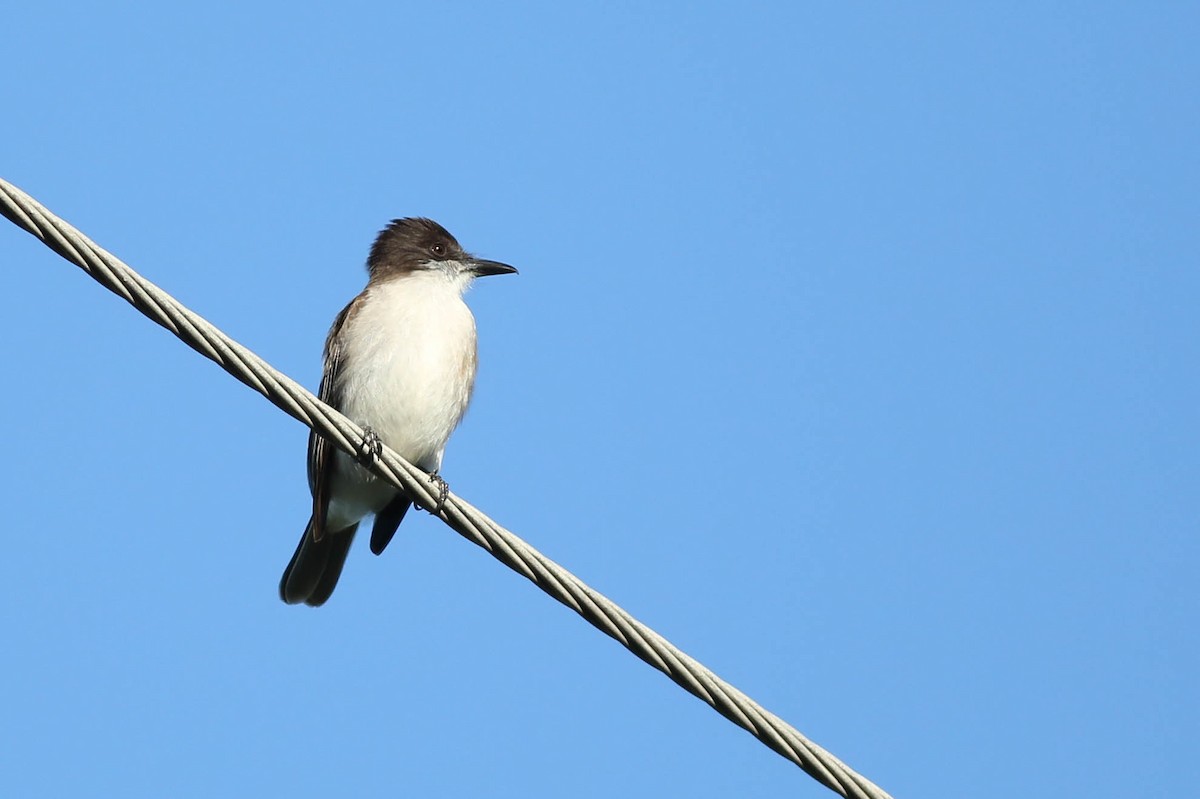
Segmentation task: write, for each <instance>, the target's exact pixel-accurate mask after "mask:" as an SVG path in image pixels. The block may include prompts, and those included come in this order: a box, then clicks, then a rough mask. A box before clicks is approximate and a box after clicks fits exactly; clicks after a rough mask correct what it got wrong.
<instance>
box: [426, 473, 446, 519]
mask: <svg viewBox="0 0 1200 799" xmlns="http://www.w3.org/2000/svg"><path fill="white" fill-rule="evenodd" d="M429 482H431V483H433V484H434V485H435V486H437V489H438V500H437V504H436V505H434V506H433V509H432V510H430V509H429V508H426V509H425V510H428V511H429V512H430V513H431V514H433V515H434V516H437V515H438V514H439V513H441V512H442V508H443V507H445V505H446V497H448V496H450V486H448V485H446V481H445V480H443V479H442V476H441V475H440V474H438V473H437V472H433V473H431V474H430V475H429Z"/></svg>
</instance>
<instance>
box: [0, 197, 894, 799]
mask: <svg viewBox="0 0 1200 799" xmlns="http://www.w3.org/2000/svg"><path fill="white" fill-rule="evenodd" d="M0 213H2V214H4V216H6V217H7V218H8V219H9V220H11V221H12V222H13V223H14V224H16V225H17V226H18V227H21V228H24V229H25V230H27V231H28V232H30V233H32V234H33V235H34V236H37V237H38V238H39V239H41V240H42V242H43V243H44V244H46V246H48V247H49V248H50V249H52V250H54V251H55V252H56V253H58V254H59V255H61V256H62V257H63V258H65V259H67V260H68V261H70V262H71V263H74V264H76V265H77V266H79V267H81V268H82V269H83V270H84V271H85V272H87V273H88V274H89V275H91V276H92V277H93V278H95V280H96V281H97V282H99V283H100V284H101V285H103V286H104V287H106V288H107V289H109V290H110V291H112V292H113V293H114V294H117V295H119V296H120V297H123V298H124V299H125V300H126V301H128V302H129V303H130V304H131V305H133V306H134V307H135V308H137V309H138V310H139V311H141V312H142V313H143V314H145V315H146V316H148V317H150V318H151V319H153V320H154V321H155V322H157V323H158V324H160V325H162V326H163V327H165V328H166V329H167V330H170V331H171V332H172V333H174V334H175V335H176V336H177V337H178V338H179V339H180V340H181V341H183V342H184V343H185V344H187V345H188V346H189V347H191V348H192V349H194V350H196V351H197V352H199V353H200V354H201V355H203V356H205V357H206V358H209V359H211V360H213V361H215V362H216V363H217V364H218V365H219V366H220V367H221V368H222V369H224V370H225V371H226V372H228V373H229V374H231V375H233V376H234V377H235V378H237V379H238V380H239V381H240V382H242V383H244V384H245V385H247V386H249V387H250V388H252V389H254V390H255V391H257V392H258V393H260V394H262V395H263V396H265V397H266V398H267V399H269V400H270V401H271V402H272V403H273V404H274V405H275V406H276V407H278V408H279V409H281V410H282V411H283V412H284V413H286V414H288V415H289V416H291V417H293V418H295V419H298V420H299V421H301V422H303V423H304V424H305V425H307V426H309V427H310V428H312V429H314V430H316V431H317V432H318V433H319V434H320V435H322V436H323V437H325V438H326V439H327V440H329V441H330V442H332V443H333V444H334V445H335V446H336V447H338V448H339V449H341V450H342V451H343V452H346V453H349V454H351V455H353V454H355V453H357V452H358V451H359V448H360V446H361V445H362V441H363V431H362V429H361V428H359V427H358V425H356V424H354V423H353V422H351V421H350V420H349V419H347V418H346V417H344V416H342V415H341V414H340V413H338V412H337V411H336V410H334V409H333V408H331V407H329V406H328V405H325V404H324V403H322V402H321V401H320V400H318V399H317V398H316V397H314V396H313V395H312V394H311V393H309V392H308V391H307V390H306V389H304V388H303V387H302V386H301V385H300V384H298V383H296V382H295V381H293V380H292V379H290V378H288V377H287V376H286V375H283V374H281V373H280V372H278V371H276V370H275V369H274V368H272V367H271V366H270V364H268V363H267V362H266V361H264V360H262V359H261V358H259V357H258V356H257V355H255V354H254V353H252V352H251V351H250V350H248V349H246V348H245V347H243V346H241V345H240V344H238V343H237V342H236V341H234V340H233V339H231V338H229V337H228V336H226V335H225V334H224V333H222V332H221V331H220V330H218V329H217V328H215V327H213V326H212V325H211V324H209V323H208V322H207V321H205V320H204V319H202V318H201V317H199V316H197V315H196V314H195V313H193V312H192V311H190V310H188V309H187V308H185V307H184V306H183V305H181V304H180V303H179V302H178V301H176V300H175V299H174V298H173V297H171V296H170V295H169V294H167V293H166V292H164V291H163V290H162V289H160V288H158V287H157V286H155V285H154V284H153V283H151V282H150V281H148V280H146V279H145V278H143V277H142V276H141V275H139V274H137V273H136V272H134V271H133V270H132V269H130V268H129V267H128V266H126V265H125V264H124V263H122V262H121V261H120V260H118V259H117V258H116V257H115V256H113V255H111V254H110V253H108V252H106V251H105V250H103V249H101V248H100V247H98V246H97V245H96V244H94V243H93V242H92V241H91V240H89V239H88V238H87V237H86V236H84V235H83V234H82V233H80V232H79V231H78V230H76V229H75V228H73V227H71V226H70V225H69V224H67V223H66V222H64V221H63V220H61V219H59V218H58V217H56V216H55V215H54V214H52V213H50V212H49V211H48V210H46V208H45V207H43V206H42V205H41V204H40V203H38V202H37V201H36V200H34V199H33V198H32V197H30V196H29V195H27V194H25V193H24V192H23V191H21V190H20V189H18V188H16V187H15V186H13V185H12V184H10V183H8V182H7V181H5V180H3V179H0ZM372 471H374V472H375V473H376V474H378V475H379V476H380V477H382V478H383V479H385V480H387V481H388V482H389V483H391V484H392V485H394V486H396V487H397V488H399V489H401V490H403V491H404V492H405V493H406V494H408V496H410V497H413V498H414V499H415V500H416V501H417V502H419V503H420V504H422V505H423V506H424V507H427V508H430V507H434V506H435V505H436V503H437V500H438V497H437V496H436V494H435V493H434V491H433V490H432V486H431V484H430V483H429V481H428V476H427V475H426V474H425V473H424V472H422V471H421V470H420V469H417V468H416V467H415V466H413V465H412V464H411V463H408V462H407V461H405V460H404V459H403V458H401V457H400V456H399V455H397V454H396V453H395V452H393V451H392V450H391V449H389V448H388V447H387V446H384V447H383V452H382V454H381V456H380V457H379V458H378V459H377V460H376V461H375V463H374V464H373V466H372ZM438 516H439V517H440V518H441V519H442V520H443V521H445V522H446V524H447V525H449V526H450V527H451V528H452V529H453V530H454V531H455V532H457V533H458V534H459V535H461V536H463V537H464V538H466V539H467V540H469V541H471V542H472V543H474V544H478V545H479V546H481V547H483V548H484V549H486V550H487V551H488V552H489V553H491V555H492V556H493V557H494V558H496V559H497V560H499V561H500V562H501V563H503V564H504V565H506V566H508V567H509V568H511V569H513V570H514V571H516V572H518V573H520V574H521V575H523V576H525V577H526V578H528V579H529V580H530V581H531V582H533V583H534V584H535V585H536V586H538V588H540V589H542V591H544V592H546V593H547V594H549V595H550V596H552V597H553V598H554V599H556V600H558V601H559V602H561V603H562V604H564V605H566V606H567V607H569V608H571V609H572V610H574V611H575V612H576V613H578V614H579V615H580V616H582V617H583V618H584V619H586V620H587V621H588V622H589V623H590V624H592V625H593V626H595V627H596V628H597V629H599V630H600V631H601V632H603V633H604V634H606V635H608V636H610V637H612V638H614V639H616V640H617V641H618V642H619V643H620V644H621V645H622V646H624V647H626V648H627V649H629V651H631V652H632V653H633V654H635V655H637V656H638V657H639V658H641V659H642V660H643V661H645V662H646V663H648V664H649V665H651V666H653V667H654V668H656V669H658V670H659V671H661V672H663V673H664V674H666V675H667V676H668V677H670V678H671V679H672V680H673V681H674V682H675V683H677V684H678V685H679V686H680V687H682V688H683V689H684V690H686V691H688V692H689V693H691V694H692V695H694V696H696V697H698V698H700V699H702V700H703V701H704V702H706V703H708V704H709V705H711V706H712V708H713V709H714V710H716V711H717V712H718V713H720V714H721V715H722V716H724V717H725V718H727V719H729V720H730V721H732V722H733V723H734V724H737V725H738V726H739V727H742V728H743V729H745V730H747V731H748V732H750V733H751V734H752V735H754V736H755V737H757V738H758V739H759V740H760V741H762V742H763V743H764V744H766V745H767V746H769V747H770V748H771V749H773V750H775V751H776V752H778V753H779V754H780V755H782V756H783V757H785V758H787V759H788V760H790V761H792V762H793V763H795V764H796V765H798V766H800V768H802V769H804V771H805V772H807V773H808V774H809V775H810V776H812V777H813V779H815V780H817V781H818V782H820V783H821V784H822V785H824V786H826V787H827V788H829V789H830V790H833V791H835V792H837V793H838V794H841V795H842V796H847V797H855V799H890V797H889V795H888V794H887V793H886V792H884V791H883V790H882V789H881V788H879V787H878V786H876V785H874V784H873V783H872V782H870V781H869V780H867V779H866V778H865V777H863V776H861V775H860V774H858V773H856V772H855V771H853V770H852V769H851V768H850V767H848V766H847V765H845V764H844V763H842V762H841V761H840V760H838V759H837V758H836V757H834V756H833V755H832V754H830V753H829V752H827V751H826V750H825V749H822V748H821V747H820V746H818V745H817V744H815V743H813V742H811V741H809V740H808V739H807V738H805V737H804V736H803V735H801V734H800V732H799V731H797V730H796V729H795V728H794V727H792V726H791V725H790V724H788V723H787V722H785V721H784V720H783V719H781V718H779V717H778V716H776V715H775V714H773V713H771V712H770V711H767V710H765V709H763V708H762V707H761V706H759V705H758V703H756V702H755V701H754V700H752V699H751V698H750V697H748V696H746V695H745V694H743V693H742V692H741V691H739V690H738V689H736V688H734V687H733V686H732V685H730V684H729V683H727V682H725V681H724V680H722V679H721V678H720V677H718V676H716V675H715V674H713V673H712V672H711V671H709V670H708V669H707V668H705V667H704V666H703V665H702V664H701V663H699V662H698V661H696V660H694V659H693V658H691V657H689V656H688V655H687V654H685V653H684V652H682V651H681V650H679V649H678V648H677V647H675V646H674V645H673V644H671V643H670V642H669V641H667V640H666V639H665V638H663V637H662V636H661V635H659V634H658V633H656V632H654V630H652V629H650V628H649V627H647V626H646V625H644V624H642V623H641V622H639V621H638V620H637V619H635V618H633V617H632V616H630V615H629V614H628V613H626V612H625V611H624V610H622V609H621V608H620V607H618V606H617V605H616V604H614V603H613V602H612V601H611V600H609V599H608V598H607V597H605V596H604V595H603V594H600V593H599V592H597V591H595V590H594V589H592V588H590V587H588V586H587V585H586V584H584V583H583V582H582V581H581V580H579V578H577V577H576V576H575V575H573V574H571V573H570V572H569V571H567V570H566V569H564V568H563V567H562V566H559V565H558V564H557V563H555V562H554V561H552V560H550V559H549V558H547V557H546V556H545V555H543V554H541V553H540V552H538V551H537V550H536V549H534V548H533V547H531V546H530V545H529V544H527V543H525V541H523V540H521V539H520V538H519V537H517V536H516V535H514V534H513V533H511V532H509V531H508V530H506V529H504V528H503V527H501V526H500V525H498V524H496V523H495V522H494V521H492V520H491V519H489V518H488V517H487V516H485V515H484V514H483V513H482V512H480V511H479V510H478V509H476V508H475V507H473V506H472V505H470V504H469V503H467V502H466V501H464V500H462V499H460V498H458V497H457V496H455V495H454V494H453V493H451V494H449V495H448V496H446V498H445V500H444V502H443V503H442V509H441V511H440V513H439V514H438Z"/></svg>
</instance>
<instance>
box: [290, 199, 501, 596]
mask: <svg viewBox="0 0 1200 799" xmlns="http://www.w3.org/2000/svg"><path fill="white" fill-rule="evenodd" d="M516 272H517V270H516V268H515V267H512V266H509V265H508V264H505V263H500V262H499V261H489V260H485V259H482V258H477V257H475V256H474V255H471V254H470V253H468V252H466V251H464V250H463V248H462V247H461V246H460V245H459V243H458V241H457V240H456V239H455V238H454V236H452V235H450V233H449V232H448V231H447V230H446V229H445V228H444V227H442V226H441V225H439V224H438V223H437V222H434V221H433V220H431V219H425V218H422V217H408V218H404V219H393V220H392V221H391V222H390V223H389V224H388V225H387V226H386V227H385V228H384V229H383V230H382V231H381V232H380V233H379V235H378V236H377V237H376V239H375V242H374V244H372V246H371V250H370V254H369V255H368V257H367V285H366V287H365V288H364V289H363V290H362V292H361V293H360V294H358V296H356V297H355V298H354V299H353V300H351V301H350V303H349V304H348V305H346V307H345V308H343V309H342V311H341V313H339V314H338V315H337V318H336V319H335V320H334V322H333V326H332V327H331V328H330V330H329V335H328V337H327V338H326V339H325V349H324V368H323V370H322V375H321V387H320V391H319V396H320V398H321V401H322V402H325V403H326V404H328V405H331V406H333V407H334V408H337V409H338V410H339V411H341V412H342V413H343V414H344V415H345V416H347V417H348V418H350V419H351V420H353V421H354V422H355V423H356V424H358V425H359V426H360V427H362V428H363V429H364V434H365V439H366V441H365V442H364V452H369V451H371V450H374V451H376V452H377V450H378V445H379V443H380V442H382V443H384V444H387V446H389V447H390V448H391V449H393V450H394V451H395V452H396V453H397V454H398V455H400V456H401V457H403V458H404V459H405V460H407V461H409V462H410V463H412V464H414V465H415V466H417V467H419V468H420V469H422V470H424V471H426V472H429V473H430V475H431V478H430V479H431V480H433V481H434V482H436V483H438V484H439V486H440V489H441V496H442V499H444V498H445V496H446V484H445V482H444V481H443V480H442V479H441V477H440V469H441V466H442V456H443V454H444V453H445V450H446V442H447V441H449V439H450V434H451V433H453V432H454V430H455V428H456V427H458V424H459V422H461V421H462V418H463V415H464V414H465V413H466V411H467V406H468V405H469V404H470V401H471V394H472V392H473V390H474V386H475V372H476V366H477V349H476V333H475V317H474V316H473V315H472V314H471V310H470V309H469V308H468V307H467V304H466V303H465V302H464V301H463V294H464V293H465V292H466V290H467V289H468V288H469V287H470V285H471V283H472V282H473V281H474V280H475V279H476V278H478V277H484V276H487V275H505V274H515V273H516ZM362 460H363V458H362V457H360V458H357V459H356V458H355V457H354V456H351V455H347V454H346V453H344V452H341V451H340V450H338V449H337V448H336V447H334V446H332V445H331V444H330V443H329V442H328V441H326V440H325V439H324V438H322V437H321V436H319V435H318V434H317V433H316V431H311V432H310V433H309V436H308V486H309V490H310V491H311V492H312V515H311V517H310V518H309V520H308V524H307V525H306V526H305V528H304V533H303V535H301V537H300V543H299V544H298V545H297V546H296V552H295V554H294V555H292V559H291V561H290V562H289V563H288V565H287V568H286V569H285V570H284V572H283V578H282V579H281V580H280V582H279V596H280V598H281V599H283V601H284V602H286V603H288V604H290V605H294V604H299V603H304V604H306V605H309V606H312V607H319V606H320V605H323V604H324V603H325V602H326V601H327V600H328V599H329V597H330V595H331V594H332V593H333V589H334V588H335V587H336V586H337V583H338V578H339V577H340V576H341V573H342V567H343V566H344V565H345V562H346V555H347V554H348V553H349V551H350V544H351V543H352V542H353V540H354V534H355V532H356V531H357V529H358V526H359V524H360V523H361V522H362V520H363V519H364V518H365V517H367V516H369V515H374V517H375V518H374V523H373V526H372V529H371V542H370V543H371V551H372V552H373V553H375V554H376V555H378V554H380V553H382V552H383V550H384V548H385V547H386V546H387V545H388V542H389V541H391V539H392V536H393V535H395V533H396V528H397V527H398V526H399V525H400V522H401V521H402V520H403V519H404V514H405V513H406V512H407V511H408V509H409V506H410V505H411V504H412V499H410V498H409V497H408V496H407V495H406V494H405V493H404V492H402V491H398V490H397V489H396V488H395V487H393V486H392V485H391V484H389V483H387V482H386V481H384V480H382V479H380V478H378V477H376V476H375V475H374V474H372V473H371V471H370V470H369V469H367V468H366V467H365V466H364V465H363V464H362V462H361V461H362Z"/></svg>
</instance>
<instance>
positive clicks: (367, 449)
mask: <svg viewBox="0 0 1200 799" xmlns="http://www.w3.org/2000/svg"><path fill="white" fill-rule="evenodd" d="M382 454H383V441H382V440H381V439H380V438H379V434H378V433H376V432H375V431H374V430H372V429H371V427H370V426H367V427H364V428H363V440H362V444H361V445H360V446H359V448H358V462H359V463H361V464H362V465H363V466H370V465H371V464H372V463H374V462H375V461H377V460H379V456H380V455H382Z"/></svg>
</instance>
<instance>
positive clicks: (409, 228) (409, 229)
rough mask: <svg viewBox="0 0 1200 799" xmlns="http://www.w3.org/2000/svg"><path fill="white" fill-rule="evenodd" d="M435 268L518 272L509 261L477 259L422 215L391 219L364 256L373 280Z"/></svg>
mask: <svg viewBox="0 0 1200 799" xmlns="http://www.w3.org/2000/svg"><path fill="white" fill-rule="evenodd" d="M436 268H450V269H456V270H459V271H462V272H467V273H469V274H470V276H471V277H481V276H483V275H503V274H509V273H512V272H516V271H517V270H516V269H514V268H513V267H511V266H509V265H508V264H502V263H500V262H498V261H485V260H482V259H479V258H476V257H475V256H473V255H471V254H470V253H468V252H466V251H465V250H463V248H462V246H461V245H460V244H459V243H458V240H457V239H455V238H454V236H451V235H450V231H448V230H446V228H444V227H442V226H441V225H439V224H438V223H437V222H434V221H433V220H432V219H424V218H421V217H409V218H405V219H393V220H392V221H391V222H390V223H388V226H387V227H386V228H384V229H383V230H382V231H380V233H379V236H378V237H376V239H375V243H374V244H373V245H371V254H370V255H369V256H368V257H367V271H368V272H369V273H370V275H371V279H372V280H375V279H379V278H384V277H390V276H392V275H402V274H405V273H409V272H418V271H422V270H427V269H436Z"/></svg>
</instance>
